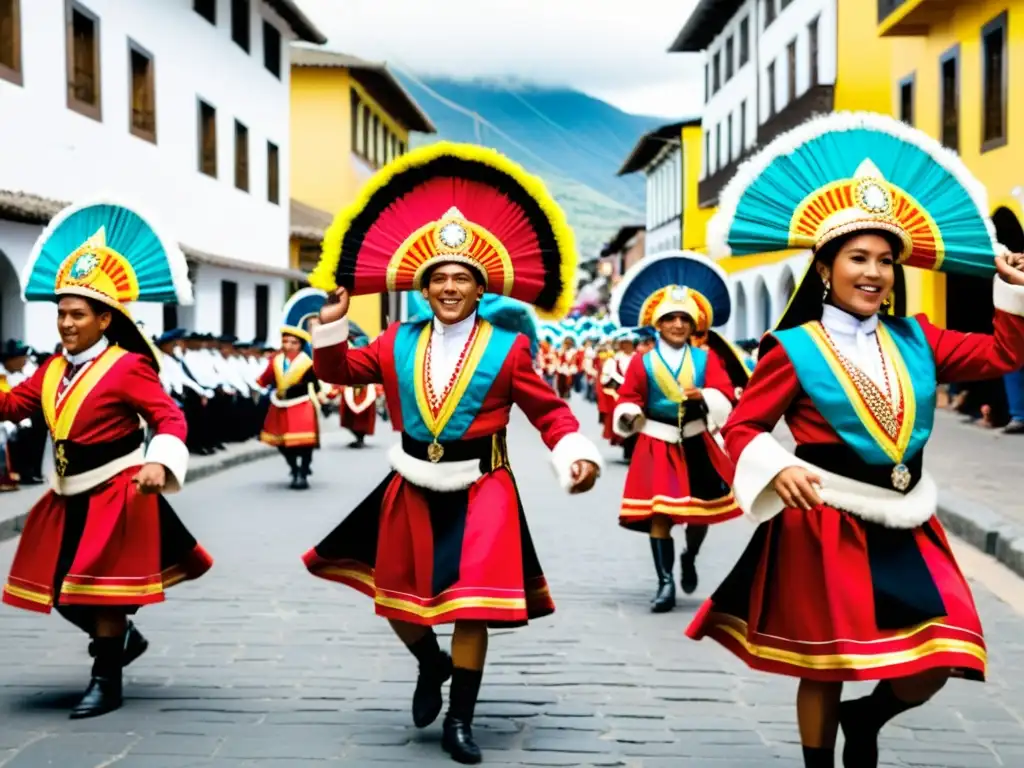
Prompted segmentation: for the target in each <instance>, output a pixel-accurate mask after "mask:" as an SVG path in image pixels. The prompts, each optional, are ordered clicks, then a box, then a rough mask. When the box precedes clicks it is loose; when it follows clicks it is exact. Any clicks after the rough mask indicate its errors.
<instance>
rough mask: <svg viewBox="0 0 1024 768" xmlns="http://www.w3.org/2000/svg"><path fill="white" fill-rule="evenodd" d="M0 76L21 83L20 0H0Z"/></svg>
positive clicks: (16, 83) (17, 83)
mask: <svg viewBox="0 0 1024 768" xmlns="http://www.w3.org/2000/svg"><path fill="white" fill-rule="evenodd" d="M0 78H3V79H4V80H9V81H10V82H12V83H14V84H15V85H21V84H22V79H21V2H20V0H0Z"/></svg>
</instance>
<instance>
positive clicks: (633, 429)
mask: <svg viewBox="0 0 1024 768" xmlns="http://www.w3.org/2000/svg"><path fill="white" fill-rule="evenodd" d="M635 416H639V417H640V418H639V419H636V421H632V423H630V422H631V420H632V419H633V418H634V417H635ZM644 420H645V419H644V412H643V409H641V408H640V406H639V405H637V404H636V403H620V404H619V405H616V406H615V411H614V412H613V413H612V431H613V432H615V434H616V435H618V436H619V437H631V436H632V435H635V434H636V433H637V432H639V431H640V430H641V429H642V428H643V426H644Z"/></svg>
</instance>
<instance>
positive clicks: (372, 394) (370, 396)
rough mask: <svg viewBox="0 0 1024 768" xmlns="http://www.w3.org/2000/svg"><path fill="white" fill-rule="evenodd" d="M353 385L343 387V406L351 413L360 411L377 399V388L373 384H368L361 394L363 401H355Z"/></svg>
mask: <svg viewBox="0 0 1024 768" xmlns="http://www.w3.org/2000/svg"><path fill="white" fill-rule="evenodd" d="M355 391H356V390H355V388H354V387H345V396H344V397H345V407H347V408H348V409H349V410H350V411H352V413H357V414H358V413H362V412H363V411H365V410H366V409H367V408H369V407H370V406H371V405H373V404H374V403H375V402H376V401H377V388H376V387H374V386H373V384H369V385H367V387H366V392H365V394H364V395H363V398H364V399H363V402H361V403H357V402H356V396H355Z"/></svg>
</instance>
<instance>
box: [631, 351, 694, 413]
mask: <svg viewBox="0 0 1024 768" xmlns="http://www.w3.org/2000/svg"><path fill="white" fill-rule="evenodd" d="M707 368H708V353H707V352H706V351H705V350H703V349H698V348H697V347H692V346H691V347H687V349H686V354H685V355H684V356H683V362H682V365H681V366H680V368H679V369H678V370H672V369H671V368H670V367H669V364H668V363H667V362H666V361H665V358H663V357H662V356H661V354H660V353H659V352H658V348H657V347H655V348H654V349H652V350H650V351H649V352H647V353H645V354H644V369H645V370H646V371H647V407H646V409H645V410H646V413H647V416H648V417H650V418H652V419H654V420H655V421H664V422H666V423H669V424H677V423H678V422H679V405H680V403H682V402H683V390H685V389H691V388H694V387H696V388H698V389H700V388H702V387H703V386H704V378H705V375H706V373H707Z"/></svg>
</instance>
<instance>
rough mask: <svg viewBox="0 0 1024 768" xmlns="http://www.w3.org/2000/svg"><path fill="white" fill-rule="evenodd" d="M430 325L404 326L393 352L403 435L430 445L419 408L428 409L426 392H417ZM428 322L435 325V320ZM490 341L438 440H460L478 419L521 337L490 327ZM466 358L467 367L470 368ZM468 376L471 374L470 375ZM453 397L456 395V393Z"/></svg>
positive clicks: (398, 335) (407, 324)
mask: <svg viewBox="0 0 1024 768" xmlns="http://www.w3.org/2000/svg"><path fill="white" fill-rule="evenodd" d="M427 322H428V321H423V322H418V323H403V324H402V325H401V326H400V327H399V329H398V331H397V332H396V333H395V342H394V352H395V368H396V369H397V370H396V373H397V375H398V394H399V398H400V400H401V404H402V424H403V427H404V431H405V432H406V433H408V434H409V436H410V437H412V438H413V439H414V440H419V441H420V442H424V443H429V442H431V441H433V440H434V435H433V434H432V433H431V432H430V429H429V428H428V427H427V424H426V422H425V421H424V419H423V414H422V412H421V411H420V407H421V405H422V407H424V408H427V407H429V406H428V405H427V399H426V397H427V395H426V392H417V391H416V350H417V346H418V344H419V340H420V335H421V334H422V333H423V329H424V327H425V326H426V325H427ZM429 322H433V318H431V320H430V321H429ZM489 328H490V338H489V339H488V341H487V346H486V348H485V349H484V350H483V351H482V354H481V355H480V356H479V361H478V362H477V365H476V370H474V371H473V375H472V377H471V378H470V380H469V383H468V385H467V386H466V387H465V391H464V392H463V393H462V396H461V397H459V399H458V402H457V403H456V405H455V411H454V413H453V414H452V416H451V418H450V419H449V421H448V423H447V424H446V425H445V427H444V429H443V430H442V431H441V434H440V435H438V437H437V439H438V440H439V441H440V442H442V443H445V442H451V441H453V440H458V439H460V438H461V437H462V436H463V435H464V434H465V432H466V430H467V429H469V425H470V424H472V423H473V420H474V419H476V417H477V414H478V413H479V412H480V407H481V406H482V405H483V402H484V399H485V398H486V397H487V393H488V392H490V390H491V386H492V385H493V384H494V379H495V378H496V377H497V376H498V372H499V371H500V370H501V367H502V366H503V365H504V364H505V360H506V359H507V358H508V355H509V353H510V352H511V351H512V345H513V344H514V343H515V340H516V336H518V335H519V334H517V333H515V332H513V331H508V330H505V329H503V328H498V327H496V326H493V325H489ZM470 362H471V361H470V359H469V357H467V360H466V362H465V364H466V365H469V364H470ZM467 373H468V372H467ZM452 394H453V396H454V395H455V394H457V393H455V392H453V393H452Z"/></svg>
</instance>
